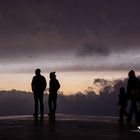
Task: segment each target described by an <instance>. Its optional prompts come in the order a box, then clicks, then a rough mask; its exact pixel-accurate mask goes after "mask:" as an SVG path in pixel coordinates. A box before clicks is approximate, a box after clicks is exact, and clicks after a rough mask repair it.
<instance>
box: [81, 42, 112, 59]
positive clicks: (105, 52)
mask: <svg viewBox="0 0 140 140" xmlns="http://www.w3.org/2000/svg"><path fill="white" fill-rule="evenodd" d="M109 55H110V50H109V49H108V48H107V47H105V46H104V45H97V44H89V43H85V44H84V45H83V47H81V48H80V51H79V52H78V56H81V57H85V56H109Z"/></svg>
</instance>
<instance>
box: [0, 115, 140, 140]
mask: <svg viewBox="0 0 140 140" xmlns="http://www.w3.org/2000/svg"><path fill="white" fill-rule="evenodd" d="M117 119H118V118H115V117H97V116H80V115H63V114H61V115H56V120H51V119H49V117H48V116H45V117H44V119H43V120H42V119H40V118H38V120H37V119H36V120H34V118H33V117H32V116H28V115H27V116H5V117H0V139H1V140H3V139H4V140H9V139H14V140H22V139H25V140H44V139H46V140H47V139H51V140H52V139H55V140H57V139H61V140H79V139H81V140H123V139H124V140H125V139H126V140H130V139H131V140H132V139H134V140H138V139H140V132H138V131H137V127H138V125H137V124H134V123H133V124H126V123H125V124H120V123H118V121H117Z"/></svg>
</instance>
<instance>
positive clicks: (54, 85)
mask: <svg viewBox="0 0 140 140" xmlns="http://www.w3.org/2000/svg"><path fill="white" fill-rule="evenodd" d="M59 88H60V84H59V81H58V80H57V79H56V78H54V79H51V80H50V83H49V92H50V94H57V91H58V89H59Z"/></svg>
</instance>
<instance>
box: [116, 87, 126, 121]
mask: <svg viewBox="0 0 140 140" xmlns="http://www.w3.org/2000/svg"><path fill="white" fill-rule="evenodd" d="M118 105H119V106H120V119H119V121H120V122H123V121H124V116H126V117H127V119H128V113H127V112H126V108H127V94H126V92H125V88H124V87H121V88H120V94H119V102H118Z"/></svg>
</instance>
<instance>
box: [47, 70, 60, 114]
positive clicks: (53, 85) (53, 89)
mask: <svg viewBox="0 0 140 140" xmlns="http://www.w3.org/2000/svg"><path fill="white" fill-rule="evenodd" d="M59 88H60V84H59V81H58V80H57V79H56V75H55V72H51V73H50V83H49V99H48V104H49V114H48V115H49V116H55V111H56V107H57V91H58V89H59Z"/></svg>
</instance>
